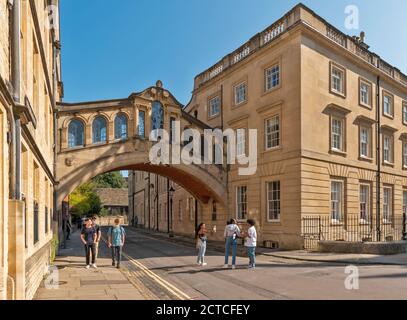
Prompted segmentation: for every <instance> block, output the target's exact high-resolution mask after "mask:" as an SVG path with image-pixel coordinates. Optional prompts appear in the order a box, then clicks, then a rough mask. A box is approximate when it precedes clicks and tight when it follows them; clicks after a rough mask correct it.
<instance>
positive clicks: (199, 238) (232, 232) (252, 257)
mask: <svg viewBox="0 0 407 320" xmlns="http://www.w3.org/2000/svg"><path fill="white" fill-rule="evenodd" d="M247 225H248V229H247V233H245V232H244V231H242V230H240V228H239V226H238V224H237V221H236V220H235V219H231V220H230V221H228V222H227V225H226V227H225V231H224V237H225V265H224V267H225V268H229V255H230V249H232V269H236V254H237V243H238V239H239V238H244V239H245V247H246V248H247V255H248V257H249V266H248V268H249V269H253V268H255V267H256V247H257V231H256V227H255V225H256V222H255V221H254V220H253V219H249V220H247ZM206 233H207V231H206V225H205V224H204V223H201V224H200V225H199V227H198V229H197V231H196V247H197V249H198V258H197V263H198V265H200V266H206V265H207V263H206V262H205V253H206V247H207V240H208V237H207V235H206Z"/></svg>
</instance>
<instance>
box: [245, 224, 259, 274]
mask: <svg viewBox="0 0 407 320" xmlns="http://www.w3.org/2000/svg"><path fill="white" fill-rule="evenodd" d="M247 224H248V227H249V229H248V230H247V236H246V242H245V246H246V248H247V255H248V257H249V269H252V268H256V247H257V231H256V228H255V225H256V222H255V221H254V220H253V219H249V220H247Z"/></svg>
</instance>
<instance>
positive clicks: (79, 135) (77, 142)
mask: <svg viewBox="0 0 407 320" xmlns="http://www.w3.org/2000/svg"><path fill="white" fill-rule="evenodd" d="M84 144H85V129H84V126H83V122H82V121H81V120H78V119H75V120H72V121H71V123H70V124H69V127H68V147H69V148H74V147H81V146H83V145H84Z"/></svg>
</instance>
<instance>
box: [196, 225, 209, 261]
mask: <svg viewBox="0 0 407 320" xmlns="http://www.w3.org/2000/svg"><path fill="white" fill-rule="evenodd" d="M207 240H208V238H207V236H206V225H205V223H201V224H200V225H199V227H198V229H197V230H196V247H197V249H198V250H199V251H198V259H197V263H198V265H200V266H202V267H204V266H207V265H208V264H207V263H206V262H205V252H206V242H207Z"/></svg>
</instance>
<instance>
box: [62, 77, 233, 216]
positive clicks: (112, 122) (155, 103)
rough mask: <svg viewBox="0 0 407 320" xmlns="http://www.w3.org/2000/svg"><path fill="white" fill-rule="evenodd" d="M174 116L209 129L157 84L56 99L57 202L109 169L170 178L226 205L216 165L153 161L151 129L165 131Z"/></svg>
mask: <svg viewBox="0 0 407 320" xmlns="http://www.w3.org/2000/svg"><path fill="white" fill-rule="evenodd" d="M174 120H178V121H179V122H180V123H181V130H183V129H185V128H194V129H198V130H199V131H200V133H201V134H203V130H204V129H210V127H208V126H207V125H206V124H204V123H202V122H201V121H199V120H197V119H196V118H195V117H193V116H191V115H190V114H188V113H186V112H185V111H184V110H183V106H182V105H181V104H180V103H179V102H178V101H177V100H176V99H175V98H174V96H173V95H172V94H171V93H170V92H169V91H168V90H166V89H164V88H163V87H162V83H161V82H160V81H158V82H157V84H156V86H154V87H150V88H148V89H146V90H144V91H142V92H139V93H133V94H131V95H130V96H129V97H128V98H125V99H117V100H105V101H95V102H84V103H75V104H70V103H61V104H59V111H58V140H57V141H58V146H57V163H56V169H57V170H56V172H57V189H56V193H57V206H58V209H61V206H62V202H63V200H64V199H65V198H66V197H67V196H68V195H69V194H70V193H71V192H72V191H74V190H75V189H76V188H77V187H78V186H79V185H81V184H82V183H84V182H87V181H89V180H90V179H92V178H93V177H95V176H97V175H99V174H102V173H106V172H111V171H118V170H138V171H146V172H150V173H155V174H159V175H161V176H164V177H166V178H169V179H171V180H173V181H174V182H176V183H177V184H179V185H180V186H182V187H183V188H185V189H186V190H188V192H190V193H191V194H192V195H194V196H195V197H196V198H197V199H198V200H199V201H201V203H203V204H207V203H208V201H209V200H210V199H214V200H216V201H217V202H218V203H220V204H221V205H223V206H226V203H225V202H226V199H227V191H226V173H225V170H224V167H222V166H217V165H194V164H191V165H185V164H178V165H172V164H170V165H154V164H152V163H151V162H150V160H149V152H150V149H151V147H152V146H153V143H154V142H151V141H150V137H149V135H150V132H151V130H153V129H159V128H161V129H165V130H167V132H170V123H171V122H172V121H174Z"/></svg>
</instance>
